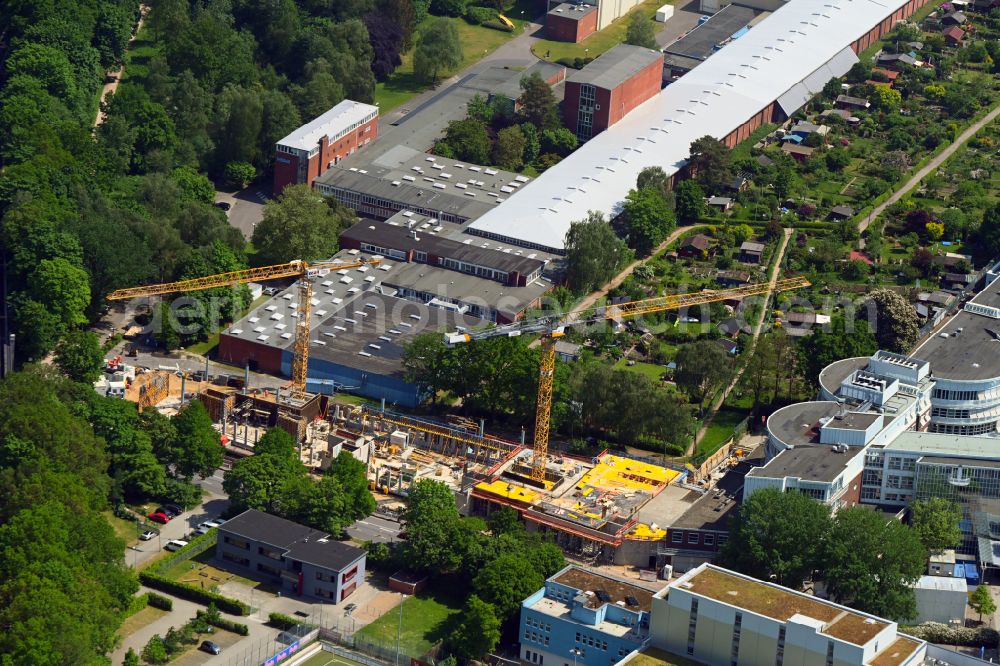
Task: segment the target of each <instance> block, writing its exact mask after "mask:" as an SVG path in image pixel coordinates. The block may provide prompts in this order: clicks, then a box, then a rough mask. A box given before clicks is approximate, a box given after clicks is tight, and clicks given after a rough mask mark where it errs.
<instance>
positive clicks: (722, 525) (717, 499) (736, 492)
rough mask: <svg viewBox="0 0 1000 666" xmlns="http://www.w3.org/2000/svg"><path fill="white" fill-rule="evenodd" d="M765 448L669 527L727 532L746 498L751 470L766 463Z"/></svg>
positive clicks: (727, 476) (745, 461)
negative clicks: (745, 488) (734, 514)
mask: <svg viewBox="0 0 1000 666" xmlns="http://www.w3.org/2000/svg"><path fill="white" fill-rule="evenodd" d="M764 448H765V447H763V446H758V447H757V448H756V449H755V450H754V451H753V452H752V453H751V454H750V455H749V456H748V457H746V458H743V459H742V460H740V461H739V462H738V463H736V465H734V466H733V467H731V468H730V469H729V470H728V471H727V472H726V473H725V474H723V476H722V478H721V479H719V480H718V481H717V482H716V484H715V487H714V488H713V489H711V490H709V491H708V492H706V493H705V494H703V495H702V496H701V497H699V498H698V499H697V500H695V502H694V503H693V504H692V505H691V507H690V508H689V509H688V510H687V511H685V512H684V513H683V514H682V515H681V516H680V517H679V518H678V519H677V520H675V521H674V522H673V523H672V524H671V525H669V527H670V528H672V529H688V530H714V531H720V532H722V531H726V530H727V529H728V526H727V523H728V522H729V515H730V514H731V513H732V512H733V511H735V510H736V509H738V508H739V506H740V503H741V500H742V498H743V479H744V477H746V475H747V474H748V473H749V472H750V470H752V469H753V468H755V467H757V466H759V465H761V464H763V462H764Z"/></svg>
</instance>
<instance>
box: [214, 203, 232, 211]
mask: <svg viewBox="0 0 1000 666" xmlns="http://www.w3.org/2000/svg"><path fill="white" fill-rule="evenodd" d="M215 207H216V208H221V209H222V210H224V211H227V212H228V211H229V209H230V208H232V207H233V205H232V204H231V203H229V202H228V201H216V202H215Z"/></svg>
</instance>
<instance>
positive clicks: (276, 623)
mask: <svg viewBox="0 0 1000 666" xmlns="http://www.w3.org/2000/svg"><path fill="white" fill-rule="evenodd" d="M267 623H268V624H269V625H271V626H272V627H274V628H275V629H283V630H287V629H291V628H292V627H294V626H295V625H297V624H298V623H299V622H298V620H296V619H295V618H294V617H292V616H291V615H285V614H284V613H269V614H268V616H267Z"/></svg>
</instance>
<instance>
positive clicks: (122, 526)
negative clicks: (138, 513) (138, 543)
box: [101, 511, 139, 543]
mask: <svg viewBox="0 0 1000 666" xmlns="http://www.w3.org/2000/svg"><path fill="white" fill-rule="evenodd" d="M101 515H103V516H104V517H105V518H106V519H107V521H108V522H109V523H110V524H111V527H112V528H114V530H115V536H117V537H118V538H119V539H121V540H122V541H124V542H125V543H132V542H133V541H135V540H136V539H138V538H139V532H138V529H137V528H136V526H135V521H133V520H126V519H124V518H119V517H118V516H116V515H115V514H113V513H111V512H110V511H104V512H103V513H102V514H101Z"/></svg>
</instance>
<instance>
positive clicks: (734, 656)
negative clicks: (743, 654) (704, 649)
mask: <svg viewBox="0 0 1000 666" xmlns="http://www.w3.org/2000/svg"><path fill="white" fill-rule="evenodd" d="M742 627H743V613H736V620H735V621H734V622H733V643H732V648H731V649H730V652H729V660H730V663H731V664H732V666H738V664H739V656H740V632H741V630H742Z"/></svg>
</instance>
